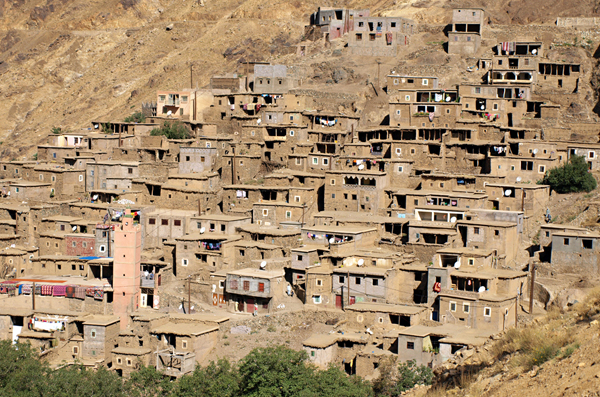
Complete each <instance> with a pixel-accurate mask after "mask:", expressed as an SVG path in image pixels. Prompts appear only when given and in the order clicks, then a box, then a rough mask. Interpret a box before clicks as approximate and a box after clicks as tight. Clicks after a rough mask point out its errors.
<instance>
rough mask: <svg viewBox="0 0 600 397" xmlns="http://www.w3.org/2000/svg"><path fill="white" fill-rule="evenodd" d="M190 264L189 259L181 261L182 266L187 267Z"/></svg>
mask: <svg viewBox="0 0 600 397" xmlns="http://www.w3.org/2000/svg"><path fill="white" fill-rule="evenodd" d="M188 264H189V261H188V260H187V259H182V260H181V265H182V266H187V265H188Z"/></svg>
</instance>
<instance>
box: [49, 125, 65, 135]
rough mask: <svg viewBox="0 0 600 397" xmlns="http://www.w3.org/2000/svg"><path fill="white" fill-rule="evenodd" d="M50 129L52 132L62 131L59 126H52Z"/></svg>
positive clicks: (58, 132)
mask: <svg viewBox="0 0 600 397" xmlns="http://www.w3.org/2000/svg"><path fill="white" fill-rule="evenodd" d="M50 131H52V133H53V134H61V133H62V128H60V127H52V129H51V130H50Z"/></svg>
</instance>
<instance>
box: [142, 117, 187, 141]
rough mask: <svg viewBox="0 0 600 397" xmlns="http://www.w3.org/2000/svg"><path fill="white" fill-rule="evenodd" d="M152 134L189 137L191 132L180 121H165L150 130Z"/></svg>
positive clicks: (169, 137)
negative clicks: (160, 125) (158, 126)
mask: <svg viewBox="0 0 600 397" xmlns="http://www.w3.org/2000/svg"><path fill="white" fill-rule="evenodd" d="M150 135H153V136H157V135H164V136H166V137H167V139H189V138H190V133H189V131H188V130H187V128H185V126H184V125H183V124H182V123H181V122H179V121H173V122H169V121H165V123H164V124H163V126H162V127H160V128H154V129H153V130H152V131H150Z"/></svg>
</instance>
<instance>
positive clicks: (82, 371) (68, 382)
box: [42, 365, 129, 397]
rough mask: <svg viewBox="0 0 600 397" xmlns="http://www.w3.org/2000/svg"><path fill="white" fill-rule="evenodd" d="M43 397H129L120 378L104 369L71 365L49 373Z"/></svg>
mask: <svg viewBox="0 0 600 397" xmlns="http://www.w3.org/2000/svg"><path fill="white" fill-rule="evenodd" d="M42 396H47V397H72V396H78V397H95V396H110V397H121V396H122V397H128V396H129V393H127V391H126V390H125V389H124V388H123V380H122V379H121V377H120V376H118V375H117V374H116V373H114V372H112V371H108V370H107V369H106V368H104V367H100V368H99V369H97V370H95V369H87V368H86V367H84V366H83V365H70V366H66V367H62V368H59V369H57V370H55V371H52V372H50V373H49V376H48V377H47V379H46V382H45V385H44V389H43V393H42Z"/></svg>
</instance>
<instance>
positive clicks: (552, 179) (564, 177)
mask: <svg viewBox="0 0 600 397" xmlns="http://www.w3.org/2000/svg"><path fill="white" fill-rule="evenodd" d="M539 183H541V184H544V185H550V187H551V188H552V190H554V191H556V192H558V193H576V192H582V191H584V192H591V191H592V190H594V189H595V188H596V179H595V178H594V177H593V176H592V174H590V173H589V172H588V164H587V163H586V161H585V158H584V157H582V156H572V157H571V158H570V159H569V162H568V163H565V164H564V165H563V166H561V167H556V168H552V169H551V170H549V171H547V172H546V175H545V176H544V178H543V179H542V180H540V181H539Z"/></svg>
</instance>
